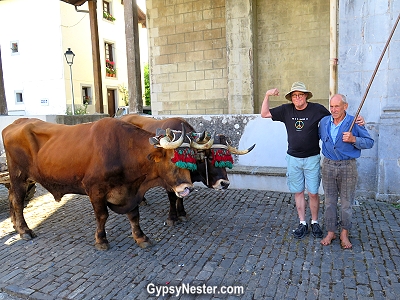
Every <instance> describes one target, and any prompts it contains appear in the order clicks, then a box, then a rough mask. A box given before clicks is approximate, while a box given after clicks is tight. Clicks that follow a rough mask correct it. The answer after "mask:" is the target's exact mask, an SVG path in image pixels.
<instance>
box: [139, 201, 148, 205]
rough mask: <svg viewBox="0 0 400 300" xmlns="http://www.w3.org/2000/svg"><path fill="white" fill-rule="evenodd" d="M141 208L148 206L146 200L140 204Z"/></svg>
mask: <svg viewBox="0 0 400 300" xmlns="http://www.w3.org/2000/svg"><path fill="white" fill-rule="evenodd" d="M139 205H140V206H146V205H147V201H146V200H142V202H140V203H139Z"/></svg>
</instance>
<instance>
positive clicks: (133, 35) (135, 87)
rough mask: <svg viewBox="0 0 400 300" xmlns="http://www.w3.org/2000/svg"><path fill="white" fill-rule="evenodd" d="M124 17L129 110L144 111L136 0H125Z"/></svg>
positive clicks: (132, 111)
mask: <svg viewBox="0 0 400 300" xmlns="http://www.w3.org/2000/svg"><path fill="white" fill-rule="evenodd" d="M124 17H125V38H126V57H127V70H128V91H129V112H130V113H142V112H143V99H142V82H141V74H140V48H139V28H138V7H137V4H136V0H124Z"/></svg>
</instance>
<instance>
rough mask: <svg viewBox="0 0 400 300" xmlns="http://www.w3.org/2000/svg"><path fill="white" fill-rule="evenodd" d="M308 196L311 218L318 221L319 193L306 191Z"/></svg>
mask: <svg viewBox="0 0 400 300" xmlns="http://www.w3.org/2000/svg"><path fill="white" fill-rule="evenodd" d="M308 196H309V197H310V210H311V219H312V220H313V221H318V211H319V195H318V194H311V193H308Z"/></svg>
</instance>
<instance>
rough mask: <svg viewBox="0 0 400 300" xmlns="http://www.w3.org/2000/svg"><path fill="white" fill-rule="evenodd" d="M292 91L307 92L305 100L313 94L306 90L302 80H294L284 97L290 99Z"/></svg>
mask: <svg viewBox="0 0 400 300" xmlns="http://www.w3.org/2000/svg"><path fill="white" fill-rule="evenodd" d="M294 91H298V92H304V93H308V94H307V100H308V99H310V98H311V97H312V96H313V94H312V93H311V91H309V90H307V88H306V85H305V84H304V83H303V82H300V81H296V82H295V83H293V84H292V87H291V89H290V92H289V93H287V94H286V95H285V98H286V99H287V100H289V101H292V93H293V92H294Z"/></svg>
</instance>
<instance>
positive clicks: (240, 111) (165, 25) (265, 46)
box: [146, 0, 400, 200]
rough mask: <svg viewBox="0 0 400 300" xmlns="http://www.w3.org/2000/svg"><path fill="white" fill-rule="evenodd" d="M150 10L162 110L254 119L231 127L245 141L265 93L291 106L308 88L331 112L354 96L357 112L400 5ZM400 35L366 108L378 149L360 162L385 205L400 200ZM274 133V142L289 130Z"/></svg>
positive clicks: (214, 2) (199, 4) (368, 186)
mask: <svg viewBox="0 0 400 300" xmlns="http://www.w3.org/2000/svg"><path fill="white" fill-rule="evenodd" d="M146 7H147V12H146V13H147V28H148V41H149V60H150V66H151V88H152V91H151V92H152V94H151V97H152V113H153V114H154V115H175V114H179V115H186V116H187V115H208V116H209V115H225V117H226V116H227V115H235V118H234V119H235V122H237V117H239V116H244V115H247V116H246V117H245V118H246V122H243V123H245V125H244V124H239V125H238V124H230V125H231V126H234V125H237V133H238V136H240V137H241V138H242V139H243V134H244V133H245V132H246V127H248V125H249V124H250V123H251V121H252V120H256V121H257V118H258V114H259V112H260V107H261V103H262V100H263V98H264V95H265V91H266V90H267V89H269V88H272V87H277V88H279V89H280V90H281V95H280V97H277V99H276V101H275V102H273V103H272V106H276V105H279V104H281V103H285V102H286V100H285V99H284V94H285V92H286V91H288V90H289V89H290V85H291V83H292V82H294V81H299V80H300V81H303V82H305V83H306V84H307V87H308V88H309V89H311V90H312V91H313V94H314V97H313V99H312V101H317V102H319V103H321V104H323V105H326V106H327V105H328V99H329V96H330V95H331V94H333V93H335V92H340V93H343V94H345V95H346V96H347V98H348V101H349V104H350V105H349V106H350V108H349V112H350V113H352V114H354V113H355V112H356V110H357V108H358V106H359V104H360V102H361V100H362V98H363V96H364V94H365V93H366V91H367V87H368V83H369V81H370V80H371V78H372V75H373V72H374V69H375V67H376V66H377V62H378V59H379V57H380V55H381V53H382V51H383V49H384V48H385V44H386V42H387V40H388V37H389V36H390V33H391V31H392V28H393V27H394V25H395V24H396V19H397V17H398V15H399V12H400V0H390V1H389V0H388V1H381V0H371V1H363V0H345V1H337V0H331V1H330V0H322V1H321V0H309V1H303V0H290V1H289V0H283V1H282V0H279V1H278V0H244V1H236V0H208V1H197V0H193V1H177V0H171V1H164V0H147V1H146ZM399 31H400V29H398V30H397V31H395V33H394V35H393V37H392V40H391V42H390V44H389V47H388V48H387V51H386V53H385V55H384V57H383V60H382V62H381V64H380V66H379V69H378V71H377V73H376V76H375V78H374V81H373V83H372V85H371V88H370V90H369V93H368V95H367V97H366V101H365V103H364V106H363V107H362V110H361V114H362V115H363V116H364V117H365V119H366V120H367V127H368V129H369V131H370V132H371V135H372V136H373V138H374V139H375V146H374V147H373V149H371V150H366V151H363V156H362V157H361V158H360V159H359V160H358V166H359V174H360V179H361V180H360V182H359V184H358V191H359V193H360V194H363V195H366V196H375V197H376V198H378V199H384V200H387V199H389V200H397V199H399V197H400V185H399V184H398V183H399V182H400V157H399V151H398V150H397V149H399V148H400V147H399V146H400V139H398V138H396V131H398V129H399V125H398V117H399V115H400V103H399V91H398V88H397V78H398V77H399V73H400V72H399V67H400V63H399V56H398V55H397V54H396V53H398V52H399V50H400V49H399V48H400V32H399ZM211 118H212V116H211ZM257 122H262V121H260V120H258V121H257ZM228 123H229V122H228ZM265 124H266V123H265ZM265 124H264V125H265ZM261 125H262V124H261ZM227 126H229V125H227ZM269 134H270V136H269V138H270V139H272V140H274V139H282V137H281V136H282V135H285V132H284V131H282V130H275V131H274V133H269ZM258 142H259V143H260V141H258ZM239 143H240V141H239ZM257 147H259V146H257ZM257 147H256V148H257ZM281 148H282V149H281V152H285V149H284V147H281ZM265 149H268V147H267V146H265ZM259 154H260V155H262V153H259ZM239 164H240V159H239ZM254 165H260V164H259V163H257V162H255V163H254ZM266 165H267V166H268V162H267V163H266Z"/></svg>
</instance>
